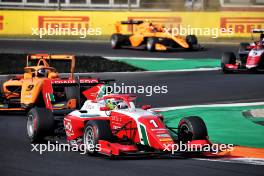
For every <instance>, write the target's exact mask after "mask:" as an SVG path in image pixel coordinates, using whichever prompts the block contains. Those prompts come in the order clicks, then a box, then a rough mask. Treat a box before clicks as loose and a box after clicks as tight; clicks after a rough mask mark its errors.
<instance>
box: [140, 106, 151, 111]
mask: <svg viewBox="0 0 264 176" xmlns="http://www.w3.org/2000/svg"><path fill="white" fill-rule="evenodd" d="M150 108H151V105H143V106H142V107H141V109H143V110H148V109H150Z"/></svg>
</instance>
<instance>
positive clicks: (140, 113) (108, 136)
mask: <svg viewBox="0 0 264 176" xmlns="http://www.w3.org/2000/svg"><path fill="white" fill-rule="evenodd" d="M104 86H105V85H104V84H98V85H96V86H94V87H92V88H90V89H87V90H85V91H84V92H83V94H84V95H85V96H86V98H87V101H86V102H85V103H84V105H83V106H82V108H81V109H80V110H75V111H72V112H71V113H69V114H68V115H66V116H65V117H64V118H63V119H62V121H63V126H59V123H56V121H55V120H54V115H53V114H52V113H51V111H49V110H45V114H44V113H43V109H40V108H35V109H32V110H31V111H30V112H29V114H28V120H27V131H28V137H29V139H30V141H31V142H39V141H41V140H43V139H45V138H47V137H48V138H49V139H50V138H51V137H57V138H58V136H60V135H63V133H61V134H59V133H58V129H64V135H65V133H66V141H67V142H68V143H69V144H71V145H82V144H83V145H85V146H86V149H87V152H88V153H89V154H91V155H94V154H97V153H101V154H104V155H108V156H123V155H126V156H131V155H139V154H147V155H148V154H150V155H151V154H169V153H171V150H173V145H175V144H179V143H180V142H181V143H184V144H186V143H188V144H189V145H191V144H198V146H200V148H199V147H198V150H199V152H201V151H202V148H203V146H205V145H210V144H211V143H210V141H209V140H208V134H207V128H206V125H205V123H204V121H203V120H202V119H201V118H200V117H197V116H191V117H186V118H182V119H181V120H180V122H179V125H178V128H170V127H167V126H166V125H165V124H164V122H163V116H162V115H160V114H158V113H156V112H154V111H151V110H150V108H151V107H150V105H144V106H142V107H140V108H138V107H136V104H135V100H136V97H135V96H133V95H128V94H108V95H107V94H103V93H102V92H103V90H104ZM196 146H197V145H196Z"/></svg>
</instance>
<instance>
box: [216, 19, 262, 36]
mask: <svg viewBox="0 0 264 176" xmlns="http://www.w3.org/2000/svg"><path fill="white" fill-rule="evenodd" d="M220 26H221V28H226V29H227V28H231V29H233V32H234V33H251V31H252V29H263V28H264V17H222V18H221V20H220Z"/></svg>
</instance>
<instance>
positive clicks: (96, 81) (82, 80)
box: [51, 77, 115, 86]
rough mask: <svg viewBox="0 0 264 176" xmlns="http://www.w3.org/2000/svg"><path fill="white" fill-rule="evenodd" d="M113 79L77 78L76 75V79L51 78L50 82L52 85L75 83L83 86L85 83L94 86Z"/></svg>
mask: <svg viewBox="0 0 264 176" xmlns="http://www.w3.org/2000/svg"><path fill="white" fill-rule="evenodd" d="M114 81H115V80H114V79H106V80H103V79H97V78H79V77H77V79H54V80H51V84H52V85H57V86H59V85H63V86H67V85H76V86H78V85H79V86H81V85H82V86H85V85H89V86H96V85H98V84H109V83H110V82H114Z"/></svg>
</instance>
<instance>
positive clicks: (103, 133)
mask: <svg viewBox="0 0 264 176" xmlns="http://www.w3.org/2000/svg"><path fill="white" fill-rule="evenodd" d="M111 139H112V132H111V129H110V124H109V121H107V120H90V121H88V122H87V124H86V125H85V128H84V135H83V143H84V146H85V147H86V150H87V153H88V154H90V155H96V154H97V153H98V151H100V146H98V143H99V140H107V141H109V140H111Z"/></svg>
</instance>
